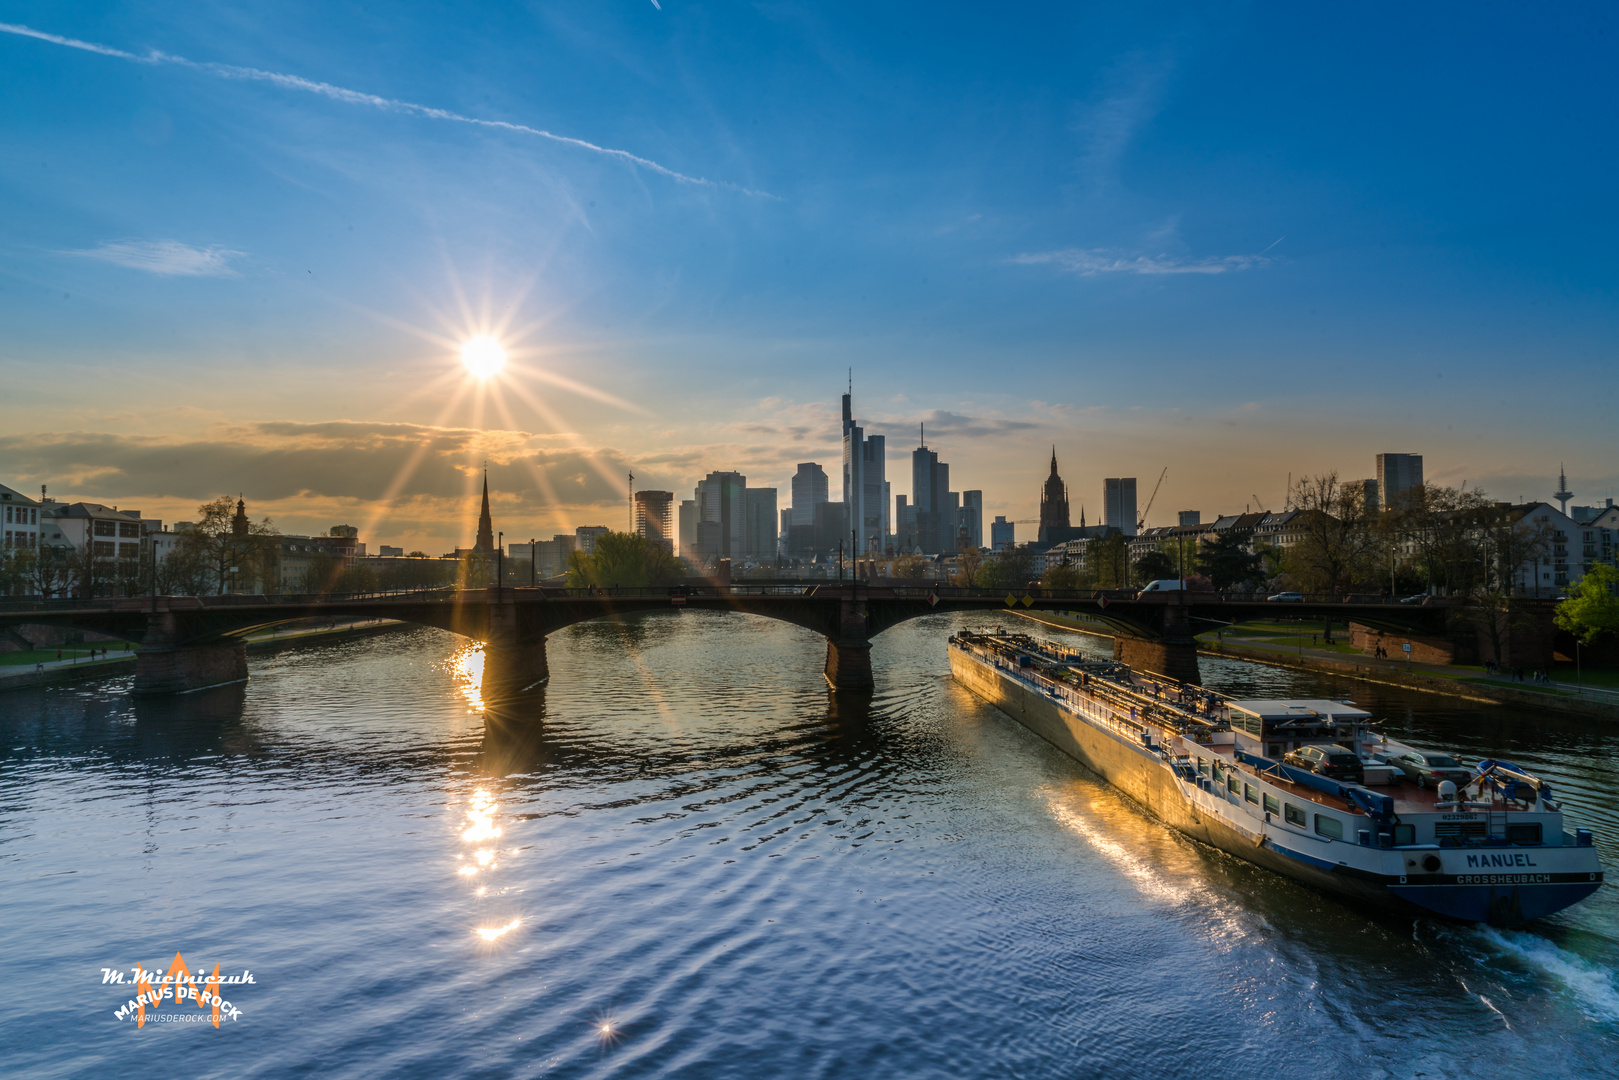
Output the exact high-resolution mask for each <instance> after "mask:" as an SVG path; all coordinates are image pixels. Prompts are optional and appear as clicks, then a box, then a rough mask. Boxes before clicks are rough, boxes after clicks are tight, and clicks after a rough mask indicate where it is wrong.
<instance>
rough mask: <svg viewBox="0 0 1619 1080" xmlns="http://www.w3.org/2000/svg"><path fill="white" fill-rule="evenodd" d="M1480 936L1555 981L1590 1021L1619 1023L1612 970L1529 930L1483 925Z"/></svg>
mask: <svg viewBox="0 0 1619 1080" xmlns="http://www.w3.org/2000/svg"><path fill="white" fill-rule="evenodd" d="M1477 933H1478V935H1479V936H1480V937H1482V938H1483V939H1484V940H1485V941H1486V942H1488V943H1489V944H1490V945H1492V946H1494V947H1495V948H1497V949H1499V950H1500V951H1501V952H1503V953H1506V954H1507V955H1508V956H1511V957H1513V958H1515V959H1517V960H1518V961H1519V962H1520V963H1522V964H1523V965H1524V966H1525V967H1527V968H1530V969H1532V970H1534V971H1537V972H1540V973H1542V974H1545V975H1550V976H1551V977H1552V978H1554V979H1556V980H1557V981H1558V982H1559V983H1561V984H1562V985H1563V987H1564V988H1565V989H1566V990H1567V991H1568V992H1569V994H1570V996H1572V997H1573V998H1574V1000H1575V1001H1576V1002H1578V1003H1579V1006H1580V1009H1581V1011H1582V1012H1584V1013H1585V1014H1586V1015H1587V1016H1589V1017H1590V1018H1591V1019H1593V1020H1596V1021H1599V1022H1602V1023H1608V1024H1612V1023H1619V980H1616V977H1615V973H1614V972H1613V970H1612V969H1610V968H1608V967H1605V966H1603V965H1601V964H1594V963H1592V962H1591V961H1589V960H1587V959H1585V958H1584V957H1583V956H1580V955H1579V954H1577V953H1572V952H1569V951H1568V950H1566V949H1562V948H1559V947H1558V946H1557V945H1555V944H1553V943H1552V942H1550V941H1548V940H1546V939H1545V938H1543V937H1541V936H1539V935H1538V934H1534V933H1530V932H1529V931H1526V930H1497V929H1495V928H1494V927H1489V926H1480V927H1478V928H1477ZM1492 1007H1493V1006H1492Z"/></svg>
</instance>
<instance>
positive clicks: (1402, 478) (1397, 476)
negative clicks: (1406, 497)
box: [1377, 454, 1422, 510]
mask: <svg viewBox="0 0 1619 1080" xmlns="http://www.w3.org/2000/svg"><path fill="white" fill-rule="evenodd" d="M1420 483H1422V455H1421V454H1378V455H1377V505H1378V508H1379V509H1381V510H1388V509H1390V508H1391V507H1393V505H1394V503H1393V502H1392V501H1391V500H1393V499H1395V498H1398V497H1399V496H1400V495H1403V494H1404V493H1406V492H1407V491H1410V490H1411V489H1412V488H1414V487H1416V486H1417V485H1418V484H1420Z"/></svg>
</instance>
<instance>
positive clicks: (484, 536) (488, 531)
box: [472, 465, 495, 553]
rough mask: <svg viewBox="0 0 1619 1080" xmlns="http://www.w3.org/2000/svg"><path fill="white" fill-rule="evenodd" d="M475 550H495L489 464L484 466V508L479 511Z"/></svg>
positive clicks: (491, 551) (473, 547)
mask: <svg viewBox="0 0 1619 1080" xmlns="http://www.w3.org/2000/svg"><path fill="white" fill-rule="evenodd" d="M472 550H474V551H482V552H485V553H493V552H494V550H495V523H494V520H493V519H492V518H490V516H489V466H488V465H485V466H484V467H483V509H482V510H481V511H479V513H478V542H477V543H476V544H474V545H473V546H472Z"/></svg>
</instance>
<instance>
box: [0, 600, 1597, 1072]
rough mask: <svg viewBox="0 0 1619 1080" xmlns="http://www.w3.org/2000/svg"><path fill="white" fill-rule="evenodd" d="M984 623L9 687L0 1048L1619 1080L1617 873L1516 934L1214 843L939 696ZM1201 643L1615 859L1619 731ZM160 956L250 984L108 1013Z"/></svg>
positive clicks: (652, 641) (821, 1068)
mask: <svg viewBox="0 0 1619 1080" xmlns="http://www.w3.org/2000/svg"><path fill="white" fill-rule="evenodd" d="M965 621H966V620H958V619H956V618H954V617H950V616H934V617H930V618H928V619H923V620H918V621H916V622H912V623H909V624H905V625H903V626H900V627H898V628H896V629H894V630H891V631H889V632H888V633H886V634H884V635H883V636H882V637H881V638H879V639H878V642H877V645H876V648H875V650H874V666H875V667H876V669H877V671H878V681H879V688H878V691H877V692H876V694H875V695H873V696H871V697H869V698H866V699H863V700H855V701H839V700H837V699H835V698H833V696H832V695H830V694H829V693H828V691H827V689H826V686H825V682H824V680H823V679H822V678H821V675H820V665H821V662H822V659H823V655H824V645H823V643H822V640H821V639H820V638H819V637H817V636H815V635H813V634H810V633H807V632H805V631H801V630H799V629H796V628H794V627H790V626H785V625H783V624H779V623H772V622H768V621H765V620H760V619H754V618H751V617H745V616H737V615H718V614H702V613H696V612H688V613H684V614H682V615H680V616H678V617H658V618H647V619H642V620H638V621H633V622H630V623H628V624H626V625H611V624H606V623H595V624H585V625H581V626H577V627H574V628H572V629H570V630H568V631H566V632H564V633H561V634H558V635H556V636H555V637H553V638H552V639H551V642H550V659H551V665H552V671H553V678H552V681H551V684H550V686H549V687H548V688H547V689H546V690H545V691H544V693H543V695H540V696H536V697H535V698H534V699H533V700H531V701H528V702H525V703H523V704H522V706H521V707H519V708H516V709H514V710H512V711H511V712H510V714H507V715H501V716H495V717H488V716H486V714H485V713H484V712H483V711H482V702H481V701H480V699H479V696H478V691H477V674H478V667H479V663H480V659H481V658H480V656H479V654H478V653H477V652H476V651H475V650H472V649H469V648H468V647H466V646H465V645H464V644H463V643H461V642H459V641H457V640H456V639H454V638H452V637H450V636H449V635H446V634H441V633H439V632H436V631H429V630H421V631H410V632H401V633H395V634H391V635H385V636H381V637H375V638H371V639H367V640H362V641H354V642H348V643H341V644H327V645H321V646H309V647H304V648H301V649H298V650H294V651H289V652H285V653H281V654H278V655H275V656H271V657H262V658H261V657H255V658H254V660H253V679H252V681H251V682H250V683H249V684H247V685H246V686H245V687H236V688H229V689H225V690H219V691H210V692H205V693H201V694H193V695H188V696H185V697H181V698H177V699H172V700H165V701H160V702H139V703H135V702H132V701H131V699H130V698H129V697H128V695H127V690H128V683H127V680H122V679H109V680H108V681H106V682H103V683H99V684H79V685H78V686H74V687H66V688H57V689H53V690H49V691H37V692H36V691H24V692H14V693H10V694H6V695H3V696H0V738H3V740H4V741H3V744H0V745H3V756H0V888H3V898H4V900H3V902H4V907H3V909H0V911H3V913H4V919H3V920H0V965H3V968H4V970H5V972H6V978H5V979H4V980H3V981H0V1008H3V1009H4V1018H5V1019H4V1022H3V1026H0V1031H3V1032H4V1035H3V1037H0V1075H4V1076H6V1077H10V1076H21V1077H56V1076H61V1077H79V1076H88V1075H105V1076H158V1075H164V1076H169V1075H181V1076H186V1077H202V1076H232V1077H237V1076H268V1077H280V1076H320V1077H351V1076H365V1077H370V1076H376V1077H384V1076H387V1077H393V1076H400V1077H415V1076H420V1077H509V1076H542V1075H556V1076H569V1077H574V1076H581V1077H582V1076H615V1077H630V1076H680V1077H702V1078H712V1077H758V1076H783V1077H812V1078H813V1077H860V1078H864V1077H876V1076H890V1075H892V1076H905V1077H941V1078H945V1077H949V1078H956V1077H977V1076H984V1077H990V1076H993V1077H1006V1076H1016V1077H1076V1076H1078V1077H1084V1076H1108V1077H1114V1076H1154V1077H1157V1076H1163V1077H1182V1076H1184V1077H1199V1078H1203V1077H1227V1076H1230V1077H1244V1078H1252V1077H1254V1076H1259V1075H1266V1074H1274V1075H1285V1076H1308V1077H1312V1078H1314V1077H1379V1076H1400V1077H1407V1076H1410V1077H1415V1076H1430V1077H1441V1076H1458V1077H1459V1076H1473V1077H1476V1076H1482V1075H1495V1074H1500V1075H1509V1076H1517V1075H1536V1076H1601V1075H1614V1074H1615V1073H1616V1072H1619V980H1616V975H1615V965H1616V964H1619V902H1616V901H1615V899H1614V890H1613V889H1611V888H1609V889H1604V890H1602V891H1601V892H1599V893H1598V894H1597V895H1596V896H1594V897H1592V898H1591V899H1590V900H1588V901H1587V902H1586V903H1584V904H1583V905H1581V906H1579V907H1576V908H1574V909H1571V910H1570V911H1568V912H1566V913H1564V914H1562V915H1560V916H1558V917H1556V918H1554V919H1550V920H1545V921H1544V922H1542V923H1540V924H1537V925H1536V926H1535V928H1534V929H1532V930H1529V931H1525V932H1518V933H1507V932H1499V931H1494V930H1489V929H1475V928H1469V927H1464V926H1457V925H1450V924H1445V923H1440V922H1436V921H1430V920H1425V919H1410V918H1394V917H1389V916H1370V915H1367V914H1365V913H1362V912H1359V911H1356V910H1354V909H1352V908H1350V907H1348V906H1346V905H1344V904H1343V903H1341V902H1339V901H1336V900H1333V899H1329V898H1326V897H1322V896H1319V895H1317V894H1315V893H1312V892H1310V891H1309V890H1307V889H1304V888H1302V887H1299V886H1296V885H1294V884H1292V883H1290V882H1288V881H1285V880H1282V879H1279V878H1277V877H1275V876H1273V875H1271V874H1268V873H1267V872H1265V871H1262V870H1259V869H1257V868H1254V867H1250V866H1248V865H1246V864H1243V863H1239V862H1236V861H1234V860H1232V859H1230V858H1228V857H1226V856H1224V855H1222V854H1219V853H1217V852H1213V851H1211V850H1208V849H1206V848H1202V847H1200V846H1198V845H1196V844H1193V843H1191V842H1189V841H1186V840H1184V839H1182V838H1180V837H1179V836H1177V835H1176V834H1174V833H1171V832H1169V831H1168V830H1166V829H1164V828H1163V827H1162V826H1160V825H1158V824H1157V823H1155V822H1154V821H1153V820H1152V819H1150V818H1147V817H1145V816H1144V815H1142V814H1141V813H1140V812H1139V811H1137V810H1136V809H1135V808H1134V807H1133V805H1132V804H1131V803H1129V802H1128V801H1127V800H1125V799H1124V798H1122V797H1121V796H1119V795H1118V794H1117V793H1116V792H1114V791H1113V790H1112V789H1110V788H1109V787H1107V786H1106V785H1105V784H1103V783H1101V782H1099V781H1098V780H1096V779H1095V778H1094V777H1093V776H1091V775H1090V774H1088V773H1086V772H1085V771H1084V770H1083V769H1082V768H1080V767H1079V766H1078V765H1076V764H1074V763H1073V762H1072V761H1070V760H1069V759H1067V758H1066V757H1064V756H1063V755H1061V754H1060V753H1058V752H1057V751H1055V750H1054V749H1052V748H1051V747H1049V746H1048V745H1046V744H1045V743H1043V742H1041V741H1040V740H1039V739H1037V738H1035V737H1034V736H1032V735H1031V734H1029V733H1028V732H1026V731H1025V730H1024V729H1023V728H1021V727H1019V726H1018V725H1017V724H1015V723H1013V722H1011V721H1010V720H1008V719H1007V718H1005V717H1004V716H1002V715H1001V714H1000V713H998V712H997V711H996V710H994V709H992V708H989V707H987V706H985V705H984V704H983V703H982V702H980V701H978V700H977V699H975V698H974V697H972V696H971V695H970V694H968V693H966V692H965V691H963V690H962V689H961V688H960V687H959V686H957V685H955V683H954V682H953V681H952V680H951V679H950V676H949V666H948V663H947V661H946V658H945V653H944V638H945V636H946V635H947V633H948V632H949V630H950V628H952V627H953V626H955V625H958V623H961V624H964V623H965ZM1040 632H1042V633H1046V634H1047V635H1048V636H1051V637H1069V636H1073V635H1067V634H1065V633H1064V632H1062V631H1055V630H1050V631H1048V630H1045V629H1044V628H1041V629H1040ZM1089 640H1090V642H1091V644H1093V645H1094V644H1099V643H1097V642H1096V641H1095V639H1089ZM1080 644H1081V645H1082V647H1084V646H1085V644H1086V641H1085V639H1082V640H1081V641H1080ZM1203 670H1204V676H1205V681H1206V682H1207V683H1209V684H1210V685H1212V686H1214V687H1216V688H1219V689H1222V690H1226V691H1228V692H1237V693H1244V694H1264V695H1267V696H1269V695H1276V694H1288V693H1291V694H1301V693H1309V694H1311V695H1312V696H1320V695H1323V694H1326V695H1330V696H1335V697H1353V698H1355V699H1356V700H1357V701H1358V702H1360V703H1362V704H1364V705H1367V706H1368V707H1370V708H1372V709H1373V710H1375V711H1376V712H1377V713H1378V714H1379V715H1382V716H1386V717H1387V718H1388V719H1389V725H1390V729H1391V730H1393V731H1394V732H1396V733H1398V734H1400V735H1401V736H1402V737H1409V738H1411V739H1412V740H1413V741H1416V742H1420V743H1426V744H1432V745H1436V746H1444V747H1447V748H1451V749H1455V750H1458V751H1461V752H1463V753H1468V754H1481V753H1500V754H1502V755H1503V756H1507V757H1509V758H1511V759H1513V760H1516V761H1519V762H1521V763H1523V764H1526V765H1529V766H1531V767H1534V768H1535V770H1536V771H1537V772H1541V773H1543V774H1545V775H1546V776H1547V778H1548V779H1550V780H1551V781H1552V782H1553V783H1554V784H1555V785H1557V786H1558V791H1559V793H1560V795H1561V796H1562V797H1563V799H1564V802H1565V804H1566V805H1567V806H1568V807H1569V808H1570V811H1571V813H1572V814H1573V815H1574V816H1576V817H1578V818H1579V819H1580V820H1582V821H1583V822H1587V823H1590V824H1592V825H1594V826H1595V827H1596V828H1597V829H1598V830H1599V833H1600V835H1601V839H1600V841H1599V842H1600V843H1602V844H1603V845H1604V857H1605V859H1606V860H1607V863H1608V865H1609V867H1610V868H1612V867H1614V865H1615V861H1616V860H1615V855H1616V852H1615V847H1614V843H1613V837H1615V836H1616V835H1619V754H1616V752H1615V751H1616V749H1619V746H1616V743H1619V739H1616V733H1619V727H1615V726H1613V725H1608V726H1603V725H1600V724H1593V723H1583V722H1577V721H1569V720H1562V719H1556V718H1546V717H1537V716H1532V715H1526V714H1524V713H1523V712H1521V711H1516V712H1515V711H1512V710H1507V709H1502V708H1497V707H1485V706H1475V705H1469V704H1467V703H1453V702H1446V701H1445V700H1444V699H1441V698H1438V697H1435V696H1432V695H1426V694H1416V693H1404V692H1401V691H1398V690H1393V689H1384V688H1376V687H1367V686H1364V685H1360V684H1353V683H1347V682H1335V681H1333V680H1324V679H1318V678H1315V677H1312V676H1301V675H1298V674H1295V673H1289V672H1285V671H1280V670H1277V669H1270V668H1263V667H1258V666H1255V665H1248V664H1243V663H1238V662H1231V661H1224V660H1221V661H1211V660H1207V659H1205V660H1204V661H1203ZM177 951H178V952H181V953H183V954H184V956H185V959H186V960H187V961H188V962H189V963H190V964H191V966H193V967H198V966H206V967H207V968H208V969H210V970H211V969H212V967H213V965H214V964H215V963H216V962H217V963H218V964H219V965H220V971H221V973H222V974H227V973H231V972H239V971H240V970H241V969H243V968H246V969H250V970H251V971H252V973H253V977H254V983H253V984H252V985H249V986H237V987H227V988H226V989H227V991H228V992H227V993H226V994H225V995H224V996H225V997H227V998H229V999H230V1000H231V1001H232V1003H233V1004H234V1005H235V1006H236V1007H238V1008H239V1009H240V1010H241V1014H242V1015H241V1017H240V1019H238V1020H236V1021H234V1022H232V1021H228V1020H227V1021H225V1022H223V1024H222V1026H221V1028H220V1030H218V1031H215V1030H214V1029H213V1028H212V1027H211V1026H205V1025H200V1024H194V1023H164V1022H157V1023H152V1022H149V1023H148V1024H147V1025H146V1027H145V1028H144V1029H141V1030H137V1029H136V1028H135V1025H134V1024H133V1023H132V1022H120V1021H118V1020H116V1019H115V1018H114V1015H113V1014H114V1010H115V1009H117V1008H118V1007H119V1006H120V1005H122V1004H123V1003H124V1002H125V1001H126V1000H128V999H129V998H130V997H133V996H134V993H135V990H134V989H133V988H132V987H130V986H128V985H127V984H126V985H123V986H114V985H103V982H102V980H103V973H102V969H103V968H121V969H126V970H127V969H128V968H130V967H132V966H133V965H135V964H137V963H140V964H143V965H144V966H146V967H147V968H158V969H167V967H168V965H169V962H170V961H171V960H172V959H173V957H174V954H175V953H176V952H177ZM183 1011H184V1012H185V1013H186V1014H187V1015H189V1014H190V1013H195V1012H196V1010H195V1008H194V1007H188V1009H187V1010H183ZM181 1012H182V1010H177V1009H176V1007H175V1006H174V1005H172V1004H167V1005H165V1006H164V1007H163V1008H162V1009H160V1010H158V1013H159V1014H162V1015H169V1014H173V1015H179V1014H180V1013H181ZM199 1015H200V1014H199Z"/></svg>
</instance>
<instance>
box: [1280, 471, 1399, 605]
mask: <svg viewBox="0 0 1619 1080" xmlns="http://www.w3.org/2000/svg"><path fill="white" fill-rule="evenodd" d="M1293 508H1294V509H1295V510H1297V511H1298V514H1297V516H1296V517H1294V518H1293V520H1292V521H1291V522H1289V523H1288V524H1289V529H1290V531H1291V532H1292V533H1293V534H1294V536H1295V537H1296V538H1297V539H1295V540H1294V542H1293V543H1292V544H1291V545H1290V546H1289V547H1288V548H1287V553H1286V560H1285V561H1286V565H1287V570H1288V572H1289V573H1290V574H1292V575H1293V576H1294V577H1296V578H1297V579H1298V580H1299V581H1300V583H1301V584H1302V585H1303V586H1304V587H1305V590H1306V591H1308V592H1337V591H1339V590H1340V589H1343V588H1346V587H1348V586H1349V585H1351V584H1352V583H1353V581H1354V580H1356V578H1357V577H1363V576H1365V575H1366V573H1367V571H1368V568H1369V567H1371V566H1372V559H1373V557H1374V556H1375V554H1376V552H1377V550H1378V548H1377V537H1376V535H1375V534H1374V533H1373V531H1372V529H1371V527H1370V521H1369V517H1368V513H1367V507H1366V502H1365V499H1364V497H1363V493H1362V492H1361V490H1360V489H1359V488H1358V487H1355V486H1349V487H1344V486H1342V485H1340V484H1339V483H1338V474H1337V473H1336V472H1328V473H1323V474H1321V475H1318V476H1315V477H1313V478H1310V477H1307V478H1305V479H1304V480H1303V481H1302V482H1300V484H1299V485H1298V487H1296V488H1294V489H1293Z"/></svg>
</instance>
